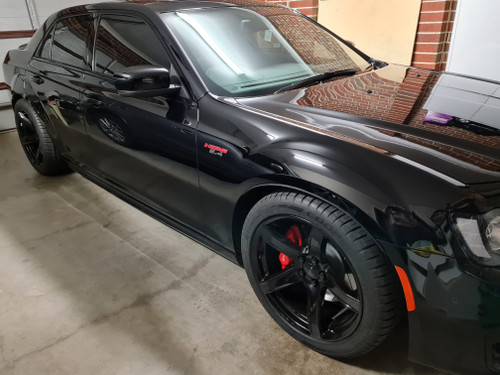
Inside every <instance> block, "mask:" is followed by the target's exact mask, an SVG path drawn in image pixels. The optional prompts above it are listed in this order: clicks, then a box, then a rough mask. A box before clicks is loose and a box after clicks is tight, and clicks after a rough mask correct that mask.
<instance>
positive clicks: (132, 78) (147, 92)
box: [113, 65, 181, 97]
mask: <svg viewBox="0 0 500 375" xmlns="http://www.w3.org/2000/svg"><path fill="white" fill-rule="evenodd" d="M113 78H114V79H115V87H116V89H117V90H118V93H119V94H120V95H123V96H136V97H146V96H159V95H175V94H177V93H178V92H179V90H180V89H181V87H180V86H179V85H171V84H170V72H169V71H168V69H166V68H163V67H161V66H154V65H135V66H131V67H129V68H125V69H123V70H122V71H121V72H117V73H115V74H114V75H113Z"/></svg>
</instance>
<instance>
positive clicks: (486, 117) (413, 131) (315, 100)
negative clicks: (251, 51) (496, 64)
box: [237, 65, 500, 184]
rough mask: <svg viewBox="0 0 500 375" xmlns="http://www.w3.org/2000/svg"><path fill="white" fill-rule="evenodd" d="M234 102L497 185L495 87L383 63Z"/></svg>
mask: <svg viewBox="0 0 500 375" xmlns="http://www.w3.org/2000/svg"><path fill="white" fill-rule="evenodd" d="M237 101H238V102H239V104H240V105H243V106H245V107H247V108H251V109H253V110H257V111H259V112H265V113H266V114H267V115H268V116H269V115H271V116H275V117H278V118H280V119H281V120H283V118H286V119H287V120H288V121H291V122H293V123H294V125H296V126H303V127H305V128H309V129H311V128H312V129H313V130H319V131H321V132H322V133H326V134H328V135H330V136H333V137H337V138H339V137H340V138H342V139H345V140H347V141H352V142H353V143H356V144H357V145H365V146H366V147H371V148H374V147H375V148H376V149H377V150H379V151H380V150H382V151H383V152H384V153H387V154H388V155H390V156H397V157H399V158H400V159H401V160H403V161H406V162H408V163H409V164H413V165H419V166H422V167H423V168H426V169H429V168H430V169H432V170H435V171H437V172H439V173H441V174H444V175H447V176H449V177H451V178H453V179H455V180H458V181H460V182H462V183H466V184H474V183H484V182H495V181H500V83H496V82H490V81H485V80H478V79H474V78H471V77H465V76H459V75H454V74H449V73H443V72H433V71H427V70H421V69H415V68H408V67H403V66H398V65H388V66H386V67H384V68H381V69H378V70H373V71H369V72H364V73H361V74H357V75H355V76H351V77H344V78H339V79H336V80H334V81H329V82H326V83H322V84H318V85H314V86H309V87H306V88H302V89H297V90H293V91H288V92H284V93H280V94H276V95H269V96H264V97H254V98H240V99H238V100H237Z"/></svg>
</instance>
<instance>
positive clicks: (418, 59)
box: [413, 53, 439, 64]
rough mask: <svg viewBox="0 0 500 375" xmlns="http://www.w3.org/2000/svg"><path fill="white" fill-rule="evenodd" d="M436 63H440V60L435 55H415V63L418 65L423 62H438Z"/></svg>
mask: <svg viewBox="0 0 500 375" xmlns="http://www.w3.org/2000/svg"><path fill="white" fill-rule="evenodd" d="M436 61H439V58H438V56H436V55H435V54H432V55H427V54H420V53H415V54H414V55H413V62H414V63H416V64H418V63H423V62H436Z"/></svg>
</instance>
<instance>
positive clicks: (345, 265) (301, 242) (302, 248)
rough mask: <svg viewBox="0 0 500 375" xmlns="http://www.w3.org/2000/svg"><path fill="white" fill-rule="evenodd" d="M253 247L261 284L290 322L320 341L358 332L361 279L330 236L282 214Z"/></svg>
mask: <svg viewBox="0 0 500 375" xmlns="http://www.w3.org/2000/svg"><path fill="white" fill-rule="evenodd" d="M252 246H255V248H256V250H257V251H256V252H254V254H256V257H254V258H253V260H252V262H253V264H254V265H255V266H256V267H254V268H253V272H254V274H255V276H256V278H257V285H258V288H259V289H260V291H261V292H262V294H263V295H264V296H265V298H266V299H267V300H268V301H269V302H270V304H271V305H272V306H273V308H274V309H275V310H276V311H277V312H278V313H279V315H280V316H281V318H282V319H283V320H284V321H285V322H286V323H287V324H288V325H291V326H292V327H293V328H294V329H295V330H297V331H299V332H301V333H302V334H304V335H306V336H309V337H310V338H311V339H313V340H318V341H337V340H341V339H344V338H346V337H348V336H350V335H351V334H352V333H353V332H354V331H355V330H356V328H357V327H358V325H359V322H360V320H361V315H362V310H363V306H362V303H363V302H362V294H361V290H360V288H359V281H358V277H357V276H356V274H355V272H354V270H353V267H352V266H351V264H350V263H349V261H348V260H347V259H346V257H345V256H344V255H343V253H342V251H341V250H340V248H339V246H338V245H337V244H336V243H335V241H334V240H333V239H332V238H330V237H329V236H328V235H326V234H325V233H324V232H323V231H321V230H320V229H318V228H317V227H315V226H313V225H312V224H311V223H309V222H307V221H305V220H303V219H301V218H290V217H281V218H271V219H268V220H267V221H265V222H263V223H262V224H261V225H260V226H259V227H258V228H257V230H256V232H255V234H254V237H253V242H252ZM255 248H254V249H255Z"/></svg>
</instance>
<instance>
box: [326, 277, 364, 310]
mask: <svg viewBox="0 0 500 375" xmlns="http://www.w3.org/2000/svg"><path fill="white" fill-rule="evenodd" d="M328 289H329V290H330V292H332V294H333V295H334V296H335V298H336V300H337V301H338V302H339V303H341V304H342V305H344V306H346V307H348V308H349V309H350V310H352V311H354V312H356V313H360V312H361V302H360V301H359V300H358V299H356V298H354V297H352V296H350V295H349V294H347V293H346V292H345V291H344V290H343V289H342V288H341V287H340V286H339V285H338V284H334V285H333V286H329V287H328Z"/></svg>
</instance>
